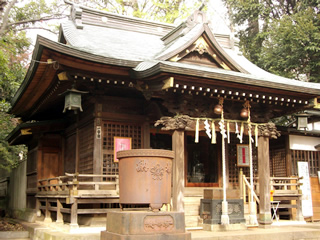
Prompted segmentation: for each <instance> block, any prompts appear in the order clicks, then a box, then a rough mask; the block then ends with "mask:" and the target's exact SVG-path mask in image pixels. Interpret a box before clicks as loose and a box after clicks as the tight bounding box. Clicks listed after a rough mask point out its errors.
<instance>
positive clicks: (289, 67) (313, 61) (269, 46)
mask: <svg viewBox="0 0 320 240" xmlns="http://www.w3.org/2000/svg"><path fill="white" fill-rule="evenodd" d="M225 2H226V3H227V6H228V7H229V12H230V14H231V17H232V21H233V23H234V24H235V25H236V27H238V36H239V39H240V47H241V50H242V51H243V53H244V55H245V56H246V57H247V58H249V59H250V60H251V61H253V62H254V63H255V64H257V65H258V66H260V67H262V68H263V69H265V70H267V71H270V72H273V73H276V74H279V75H282V76H285V77H290V78H296V79H307V80H309V81H313V82H320V78H319V77H320V76H319V74H320V69H319V65H320V63H319V54H320V51H319V50H320V41H319V37H320V19H319V16H320V15H319V9H320V1H319V0H313V1H307V0H303V1H286V0H268V1H262V0H241V1H239V0H225Z"/></svg>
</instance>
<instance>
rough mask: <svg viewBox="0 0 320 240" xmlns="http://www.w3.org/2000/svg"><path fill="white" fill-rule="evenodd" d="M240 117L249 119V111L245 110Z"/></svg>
mask: <svg viewBox="0 0 320 240" xmlns="http://www.w3.org/2000/svg"><path fill="white" fill-rule="evenodd" d="M240 117H242V118H247V117H248V109H246V108H243V109H242V110H241V112H240Z"/></svg>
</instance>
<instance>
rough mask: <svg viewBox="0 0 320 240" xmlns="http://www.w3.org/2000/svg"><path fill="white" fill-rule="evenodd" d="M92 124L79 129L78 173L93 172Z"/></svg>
mask: <svg viewBox="0 0 320 240" xmlns="http://www.w3.org/2000/svg"><path fill="white" fill-rule="evenodd" d="M93 138H94V128H93V124H88V125H86V126H84V127H83V128H81V129H79V173H88V174H92V173H93V145H94V142H93V140H94V139H93Z"/></svg>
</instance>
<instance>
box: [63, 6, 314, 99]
mask: <svg viewBox="0 0 320 240" xmlns="http://www.w3.org/2000/svg"><path fill="white" fill-rule="evenodd" d="M72 9H73V10H72V17H71V20H69V21H67V22H65V23H63V24H62V26H61V36H60V41H61V42H62V41H65V42H66V44H67V45H70V46H72V47H73V48H76V49H80V50H82V51H85V52H88V53H91V54H95V55H98V56H103V57H110V58H114V59H119V60H129V61H138V62H140V64H142V65H144V66H148V65H149V66H150V62H151V63H153V64H151V65H155V64H156V63H157V62H158V63H160V62H161V64H164V65H170V66H176V67H177V68H179V66H181V68H186V67H187V66H188V65H186V64H185V63H182V62H183V61H181V62H179V60H180V59H179V54H181V53H182V52H185V55H188V53H187V54H186V52H188V51H189V49H190V46H192V45H193V44H195V43H196V42H197V40H199V39H201V38H202V39H204V41H205V43H206V44H207V45H208V46H207V49H205V51H207V52H209V55H210V57H212V58H213V55H215V56H216V58H217V62H218V64H217V65H219V66H218V68H221V69H225V70H227V69H231V71H228V72H225V74H227V75H228V74H230V78H233V77H234V74H236V73H235V72H240V73H244V74H245V75H243V76H244V77H245V78H247V79H254V80H255V81H259V82H260V83H259V84H258V85H261V86H265V87H271V88H277V83H278V81H279V79H280V80H281V81H280V84H282V85H283V86H284V88H286V86H288V87H289V88H292V89H294V91H298V92H301V91H303V92H304V93H307V92H309V90H311V92H313V94H319V93H320V91H319V90H320V87H319V85H320V84H313V83H308V82H300V81H296V80H293V79H288V78H282V77H279V76H277V75H274V74H271V73H268V72H266V71H264V70H263V69H261V68H259V67H257V66H256V65H254V64H252V63H251V62H250V61H248V60H247V59H246V58H245V57H244V56H243V55H242V54H241V53H240V52H239V51H238V48H237V46H236V43H235V42H236V41H235V39H234V38H233V37H232V36H229V35H221V34H214V31H213V30H212V29H211V28H210V24H209V22H208V21H207V20H206V17H205V14H204V13H203V12H201V11H195V12H194V13H193V14H192V15H191V16H190V17H189V18H188V19H187V20H186V21H185V22H183V23H181V24H180V25H179V26H174V25H170V24H163V23H157V22H152V21H146V20H142V19H138V18H132V17H127V16H120V15H116V14H110V13H108V12H104V11H98V10H93V9H90V8H87V7H83V6H78V5H73V6H72ZM196 50H197V49H196ZM182 57H185V56H182ZM142 62H146V64H143V63H142ZM172 62H176V63H177V64H173V63H172ZM198 66H199V64H194V66H192V67H190V68H191V69H192V68H197V67H198ZM206 66H207V67H210V65H206ZM212 67H213V68H217V66H214V65H212ZM137 69H139V71H140V73H141V72H142V71H145V72H146V71H148V72H150V71H149V70H148V69H146V68H145V67H144V68H143V69H142V68H140V67H139V66H136V68H135V70H134V72H135V71H137ZM199 69H201V65H200V67H199ZM214 71H215V70H214V69H211V70H209V71H208V72H214ZM133 75H134V74H133ZM138 75H139V74H137V76H136V77H137V78H139V77H138ZM147 75H148V74H147ZM230 81H232V79H230ZM246 84H250V80H248V82H246ZM296 85H299V86H301V87H302V88H296V87H295V86H296ZM315 92H317V93H315Z"/></svg>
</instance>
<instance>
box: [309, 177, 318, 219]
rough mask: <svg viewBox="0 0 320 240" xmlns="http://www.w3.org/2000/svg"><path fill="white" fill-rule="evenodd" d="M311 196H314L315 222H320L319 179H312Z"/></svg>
mask: <svg viewBox="0 0 320 240" xmlns="http://www.w3.org/2000/svg"><path fill="white" fill-rule="evenodd" d="M310 184H311V194H312V207H313V220H314V221H318V220H320V184H319V179H318V178H317V177H311V178H310Z"/></svg>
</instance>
